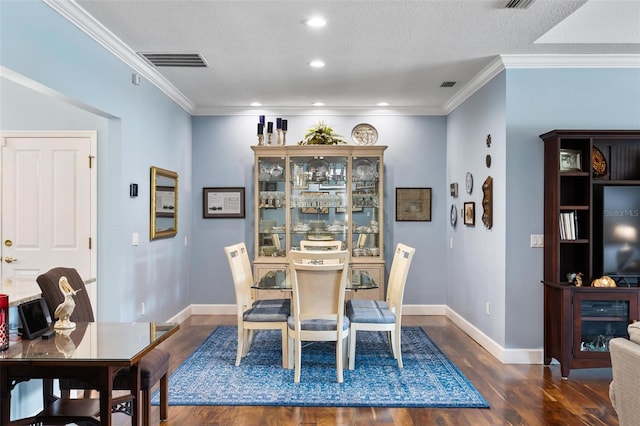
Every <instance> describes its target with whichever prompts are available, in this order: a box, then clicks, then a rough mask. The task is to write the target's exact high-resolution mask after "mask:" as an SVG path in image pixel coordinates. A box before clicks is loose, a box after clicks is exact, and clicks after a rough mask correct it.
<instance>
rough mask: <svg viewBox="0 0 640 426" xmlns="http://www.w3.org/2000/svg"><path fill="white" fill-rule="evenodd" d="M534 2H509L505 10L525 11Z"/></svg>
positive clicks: (525, 0)
mask: <svg viewBox="0 0 640 426" xmlns="http://www.w3.org/2000/svg"><path fill="white" fill-rule="evenodd" d="M534 1H535V0H509V1H508V2H507V4H506V5H505V7H504V8H505V9H526V8H528V7H529V6H531V3H533V2H534Z"/></svg>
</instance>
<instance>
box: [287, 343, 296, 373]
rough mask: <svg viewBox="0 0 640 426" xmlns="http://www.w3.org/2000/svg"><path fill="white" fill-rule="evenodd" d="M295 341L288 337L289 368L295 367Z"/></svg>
mask: <svg viewBox="0 0 640 426" xmlns="http://www.w3.org/2000/svg"><path fill="white" fill-rule="evenodd" d="M294 349H295V342H294V341H293V339H292V338H290V337H287V368H288V369H289V370H291V369H292V368H293V361H294V359H295V351H294Z"/></svg>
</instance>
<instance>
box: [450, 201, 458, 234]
mask: <svg viewBox="0 0 640 426" xmlns="http://www.w3.org/2000/svg"><path fill="white" fill-rule="evenodd" d="M449 221H451V226H452V227H454V228H455V227H456V223H458V208H457V207H456V205H455V204H451V214H450V218H449Z"/></svg>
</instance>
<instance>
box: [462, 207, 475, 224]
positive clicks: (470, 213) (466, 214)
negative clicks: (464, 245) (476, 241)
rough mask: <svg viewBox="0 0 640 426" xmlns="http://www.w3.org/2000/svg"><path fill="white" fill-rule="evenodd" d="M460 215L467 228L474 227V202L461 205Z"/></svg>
mask: <svg viewBox="0 0 640 426" xmlns="http://www.w3.org/2000/svg"><path fill="white" fill-rule="evenodd" d="M462 215H463V218H464V224H465V225H468V226H475V225H476V203H475V202H474V201H467V202H466V203H464V204H463V209H462Z"/></svg>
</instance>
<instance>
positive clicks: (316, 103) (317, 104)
mask: <svg viewBox="0 0 640 426" xmlns="http://www.w3.org/2000/svg"><path fill="white" fill-rule="evenodd" d="M311 105H313V106H324V102H314V103H312V104H311Z"/></svg>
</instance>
